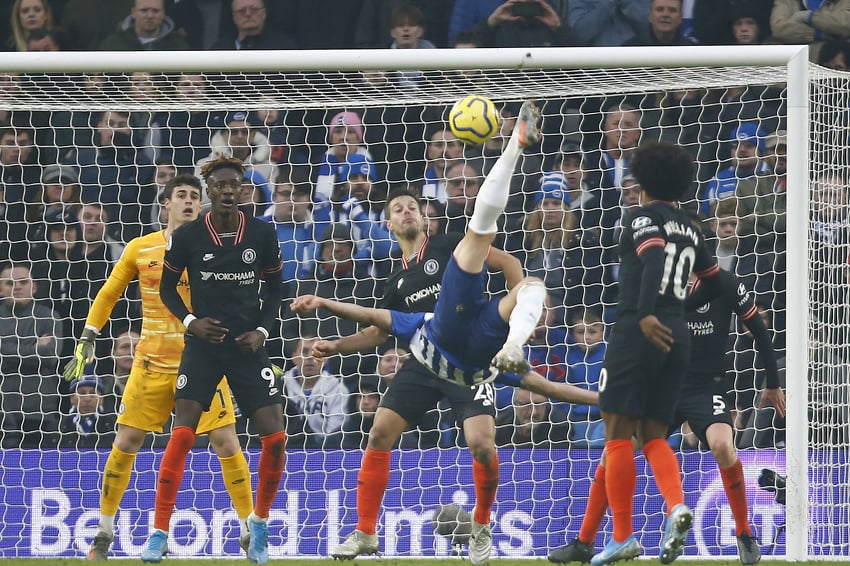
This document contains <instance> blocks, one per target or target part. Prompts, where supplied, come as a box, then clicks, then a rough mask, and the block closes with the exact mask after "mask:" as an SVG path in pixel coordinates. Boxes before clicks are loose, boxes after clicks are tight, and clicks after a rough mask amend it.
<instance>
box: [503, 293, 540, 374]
mask: <svg viewBox="0 0 850 566" xmlns="http://www.w3.org/2000/svg"><path fill="white" fill-rule="evenodd" d="M545 301H546V288H545V287H544V286H543V282H542V281H541V280H540V279H537V278H534V277H529V278H526V279H524V280H523V281H521V282H520V284H519V285H517V286H516V287H514V288H513V289H511V292H510V293H508V294H507V295H506V296H505V297H502V299H501V300H500V301H499V314H500V315H501V317H502V320H507V321H508V327H509V329H508V337H507V339H506V340H505V344H504V345H503V346H502V349H501V350H499V352H498V353H497V354H496V356H495V357H494V358H493V361H492V365H493V367H495V368H498V369H499V371H503V372H514V373H517V374H519V375H523V374H525V373H526V372H528V371H529V370H530V369H531V365H530V364H529V363H528V360H527V359H526V357H525V352H524V351H523V349H522V346H523V345H524V344H525V343H526V342H527V341H528V337H529V336H531V333H532V332H534V328H535V327H536V326H537V323H538V321H539V320H540V315H541V314H542V313H543V304H544V302H545Z"/></svg>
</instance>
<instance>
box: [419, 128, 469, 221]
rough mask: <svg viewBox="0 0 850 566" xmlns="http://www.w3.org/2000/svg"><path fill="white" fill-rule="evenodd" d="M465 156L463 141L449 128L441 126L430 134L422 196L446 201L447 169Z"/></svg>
mask: <svg viewBox="0 0 850 566" xmlns="http://www.w3.org/2000/svg"><path fill="white" fill-rule="evenodd" d="M462 157H463V143H461V141H460V140H458V139H457V137H455V135H454V134H453V133H452V132H451V130H449V129H448V128H445V127H441V128H440V129H438V130H436V131H435V132H433V133H432V134H431V135H430V136H428V142H427V145H426V149H425V161H426V165H425V181H424V183H423V184H422V197H423V198H431V199H436V200H437V201H439V202H440V203H442V204H445V203H446V170H447V169H448V167H449V165H452V164H453V162H454V161H455V160H458V159H461V158H462Z"/></svg>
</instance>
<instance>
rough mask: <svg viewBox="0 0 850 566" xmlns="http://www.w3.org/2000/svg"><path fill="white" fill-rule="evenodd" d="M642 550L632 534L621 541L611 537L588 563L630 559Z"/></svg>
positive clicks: (595, 565) (598, 565)
mask: <svg viewBox="0 0 850 566" xmlns="http://www.w3.org/2000/svg"><path fill="white" fill-rule="evenodd" d="M642 551H643V549H642V548H641V546H640V543H639V542H638V541H637V539H636V538H635V536H634V535H629V536H628V538H626V540H624V541H623V542H617V541H615V540H614V538H613V537H611V539H610V540H609V541H608V544H606V545H605V548H603V549H602V552H600V553H599V554H597V555H596V556H594V557H593V558H591V559H590V563H591V564H593V566H603V565H604V564H613V563H614V562H619V561H621V560H632V559H634V558H637V557H638V556H640V553H641V552H642Z"/></svg>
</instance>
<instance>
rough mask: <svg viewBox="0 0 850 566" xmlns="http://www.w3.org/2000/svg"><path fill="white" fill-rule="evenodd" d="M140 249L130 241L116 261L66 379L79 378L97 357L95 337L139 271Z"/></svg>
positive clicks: (96, 299) (93, 309)
mask: <svg viewBox="0 0 850 566" xmlns="http://www.w3.org/2000/svg"><path fill="white" fill-rule="evenodd" d="M137 253H138V249H137V247H136V246H135V244H134V243H133V242H131V243H130V244H128V246H127V247H126V248H125V250H124V253H123V254H121V258H120V259H119V260H118V262H117V263H116V264H115V267H114V268H113V269H112V272H111V273H110V274H109V277H108V278H107V279H106V283H104V285H103V287H101V288H100V291H98V292H97V296H95V298H94V301H93V302H92V305H91V308H90V309H89V314H88V316H87V317H86V324H85V327H84V328H83V333H82V335H81V336H80V339H79V340H78V341H77V345H76V346H75V347H74V357H73V358H72V359H71V360H70V361H68V363H67V364H65V369H64V371H63V372H62V377H64V378H65V379H66V380H69V381H70V380H72V379H79V378H80V376H82V375H83V370H84V369H85V367H86V365H88V364H90V363H91V362H92V361H94V341H95V338H96V337H97V335H98V333H99V332H100V329H101V328H103V325H104V324H106V321H107V320H109V315H110V314H112V309H114V308H115V303H117V302H118V299H120V298H121V295H123V294H124V291H125V290H126V289H127V285H129V284H130V281H132V280H133V278H134V277H135V276H136V275H137V274H138V268H137V267H136V256H137Z"/></svg>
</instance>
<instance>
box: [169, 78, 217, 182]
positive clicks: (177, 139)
mask: <svg viewBox="0 0 850 566" xmlns="http://www.w3.org/2000/svg"><path fill="white" fill-rule="evenodd" d="M208 86H209V85H208V83H207V79H206V77H204V75H201V74H193V73H183V74H182V75H180V76H179V77H178V78H177V81H176V83H175V85H174V98H175V101H177V102H179V103H181V104H185V105H186V106H187V107H190V108H192V107H194V108H197V105H198V104H200V103H203V101H204V100H205V98H206V96H207V88H208ZM155 122H156V124H157V126H158V128H159V130H158V131H157V132H156V139H157V140H158V143H157V146H156V148H155V149H156V160H157V161H164V162H170V163H172V164H173V165H175V166H176V167H192V166H194V165H195V163H197V162H198V161H200V160H202V159H204V158H205V157H207V156H208V155H209V154H210V151H211V150H210V140H212V139H213V137H214V135H215V133H216V132H218V131H220V130H221V129H222V126H223V125H224V114H223V113H222V112H217V111H207V110H197V109H195V110H183V111H173V112H167V113H161V114H160V115H159V116H157V117H156V119H155ZM163 186H164V185H163Z"/></svg>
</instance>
